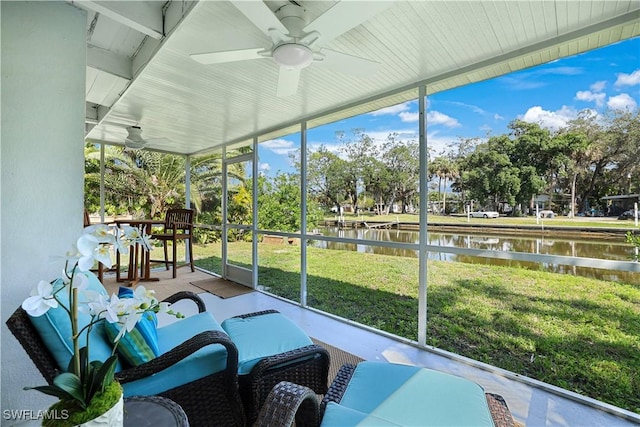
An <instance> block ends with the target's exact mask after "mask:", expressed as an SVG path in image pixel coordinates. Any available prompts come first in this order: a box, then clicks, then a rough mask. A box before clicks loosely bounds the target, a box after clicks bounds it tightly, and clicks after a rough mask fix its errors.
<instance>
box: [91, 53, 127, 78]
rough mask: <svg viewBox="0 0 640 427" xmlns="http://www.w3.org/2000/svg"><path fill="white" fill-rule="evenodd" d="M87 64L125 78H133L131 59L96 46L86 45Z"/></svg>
mask: <svg viewBox="0 0 640 427" xmlns="http://www.w3.org/2000/svg"><path fill="white" fill-rule="evenodd" d="M87 66H88V67H91V68H95V69H97V70H100V71H104V72H106V73H109V74H113V75H115V76H118V77H121V78H123V79H126V80H131V79H132V78H133V73H132V69H133V68H132V67H133V61H132V60H131V59H130V58H129V57H127V56H124V55H118V54H116V53H113V52H111V51H108V50H105V49H102V48H99V47H96V46H91V45H88V46H87Z"/></svg>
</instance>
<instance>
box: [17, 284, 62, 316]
mask: <svg viewBox="0 0 640 427" xmlns="http://www.w3.org/2000/svg"><path fill="white" fill-rule="evenodd" d="M30 295H31V296H30V297H29V298H27V299H26V300H24V302H23V303H22V308H23V309H24V310H25V311H26V312H27V313H29V315H30V316H33V317H39V316H42V315H43V314H45V313H46V312H47V311H49V309H50V308H56V307H58V300H56V299H55V297H54V296H53V285H52V284H51V283H49V282H45V281H44V280H41V281H40V282H38V287H37V288H36V289H34V290H32V291H31V294H30Z"/></svg>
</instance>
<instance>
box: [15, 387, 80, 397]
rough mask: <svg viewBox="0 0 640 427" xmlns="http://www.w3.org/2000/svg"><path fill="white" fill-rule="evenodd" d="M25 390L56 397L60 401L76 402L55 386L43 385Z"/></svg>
mask: <svg viewBox="0 0 640 427" xmlns="http://www.w3.org/2000/svg"><path fill="white" fill-rule="evenodd" d="M23 390H37V391H39V392H41V393H44V394H48V395H49V396H55V397H57V398H58V399H60V400H75V398H74V397H73V396H72V395H70V394H69V393H67V392H66V391H64V390H63V389H61V388H60V387H57V386H55V385H42V386H38V387H24V389H23Z"/></svg>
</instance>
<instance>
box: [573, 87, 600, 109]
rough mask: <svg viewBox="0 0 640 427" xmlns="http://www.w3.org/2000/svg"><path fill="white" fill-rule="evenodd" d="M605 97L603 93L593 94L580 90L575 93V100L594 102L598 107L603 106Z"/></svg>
mask: <svg viewBox="0 0 640 427" xmlns="http://www.w3.org/2000/svg"><path fill="white" fill-rule="evenodd" d="M606 97H607V95H606V94H605V93H594V92H591V91H590V90H580V91H578V92H576V98H575V99H577V100H578V101H586V102H595V103H596V105H597V106H598V107H602V106H603V105H604V99H605V98H606Z"/></svg>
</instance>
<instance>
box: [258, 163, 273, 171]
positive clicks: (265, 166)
mask: <svg viewBox="0 0 640 427" xmlns="http://www.w3.org/2000/svg"><path fill="white" fill-rule="evenodd" d="M258 170H260V171H261V172H269V171H270V170H271V165H270V164H269V163H262V162H260V163H258Z"/></svg>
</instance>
